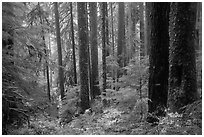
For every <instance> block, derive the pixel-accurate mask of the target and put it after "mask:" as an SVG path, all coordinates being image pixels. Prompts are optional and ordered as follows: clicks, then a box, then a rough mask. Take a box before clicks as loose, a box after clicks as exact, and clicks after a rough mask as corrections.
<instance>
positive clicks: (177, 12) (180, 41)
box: [168, 3, 198, 112]
mask: <svg viewBox="0 0 204 137" xmlns="http://www.w3.org/2000/svg"><path fill="white" fill-rule="evenodd" d="M195 23H196V3H172V4H171V11H170V26H169V31H170V51H169V53H170V54H169V71H170V73H169V98H168V105H169V107H170V110H171V111H173V112H175V111H179V109H180V108H181V107H183V106H185V105H187V104H188V103H192V102H193V101H195V100H196V99H197V97H198V96H197V95H198V94H197V86H196V63H195V45H194V32H195Z"/></svg>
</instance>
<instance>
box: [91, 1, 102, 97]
mask: <svg viewBox="0 0 204 137" xmlns="http://www.w3.org/2000/svg"><path fill="white" fill-rule="evenodd" d="M90 33H91V34H90V37H91V41H90V44H91V72H92V75H91V77H92V84H93V88H92V89H93V93H92V97H93V99H94V98H95V97H96V96H98V95H100V89H99V73H98V43H97V3H96V2H90Z"/></svg>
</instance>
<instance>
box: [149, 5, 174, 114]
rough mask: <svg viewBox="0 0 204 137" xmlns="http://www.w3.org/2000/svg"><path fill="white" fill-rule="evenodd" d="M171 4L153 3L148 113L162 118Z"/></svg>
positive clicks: (165, 103) (165, 99)
mask: <svg viewBox="0 0 204 137" xmlns="http://www.w3.org/2000/svg"><path fill="white" fill-rule="evenodd" d="M169 6H170V5H169V3H151V8H152V10H151V15H150V16H149V17H150V24H149V25H150V26H149V27H150V28H151V35H150V39H149V40H150V68H149V92H148V97H149V99H150V101H148V112H149V113H154V114H156V115H157V116H162V115H163V114H165V113H164V109H165V108H166V107H167V95H168V74H169V69H168V65H169V63H168V55H169V51H168V49H169V34H168V25H169V22H168V19H169Z"/></svg>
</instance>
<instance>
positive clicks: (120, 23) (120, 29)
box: [117, 2, 125, 78]
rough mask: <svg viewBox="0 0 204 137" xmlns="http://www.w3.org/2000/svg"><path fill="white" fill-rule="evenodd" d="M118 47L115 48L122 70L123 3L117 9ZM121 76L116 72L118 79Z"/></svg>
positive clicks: (123, 43)
mask: <svg viewBox="0 0 204 137" xmlns="http://www.w3.org/2000/svg"><path fill="white" fill-rule="evenodd" d="M118 14H119V15H118V47H117V56H118V64H119V67H120V68H122V67H123V66H124V54H123V49H124V48H123V47H124V46H125V10H124V2H119V9H118ZM121 75H122V73H120V72H118V76H117V77H118V78H119V77H120V76H121Z"/></svg>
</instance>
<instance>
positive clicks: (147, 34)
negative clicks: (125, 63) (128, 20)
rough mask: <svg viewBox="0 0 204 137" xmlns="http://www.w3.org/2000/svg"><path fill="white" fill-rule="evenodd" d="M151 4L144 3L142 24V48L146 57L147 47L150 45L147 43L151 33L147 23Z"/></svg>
mask: <svg viewBox="0 0 204 137" xmlns="http://www.w3.org/2000/svg"><path fill="white" fill-rule="evenodd" d="M150 8H151V3H150V2H146V3H145V22H144V46H145V49H146V53H145V54H146V55H149V52H150V51H149V49H150V48H149V47H150V43H149V37H150V32H151V30H150V29H151V28H150V27H149V22H150V11H151V9H150Z"/></svg>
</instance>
